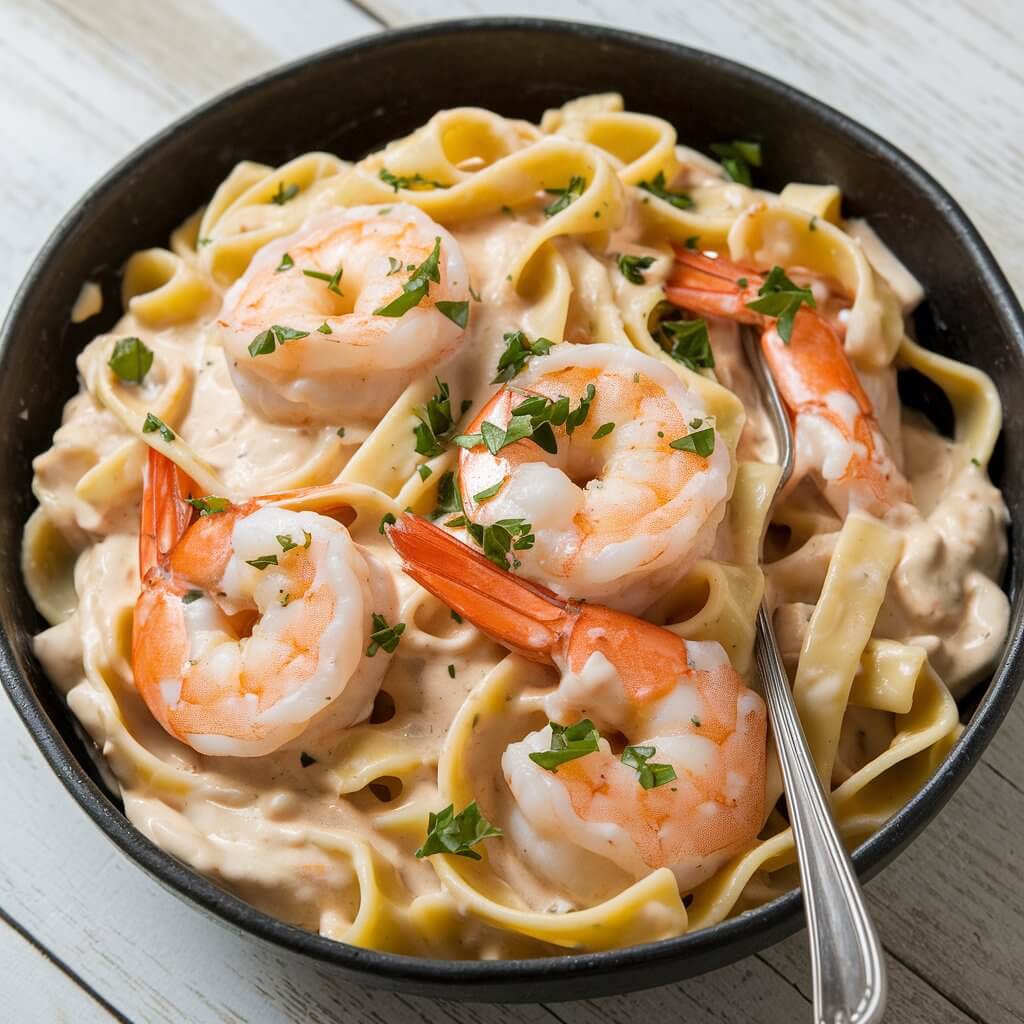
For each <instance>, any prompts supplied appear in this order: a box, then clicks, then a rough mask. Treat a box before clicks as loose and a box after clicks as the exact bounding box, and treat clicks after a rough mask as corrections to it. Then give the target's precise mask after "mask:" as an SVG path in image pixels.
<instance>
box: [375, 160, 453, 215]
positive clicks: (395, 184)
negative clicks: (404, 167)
mask: <svg viewBox="0 0 1024 1024" xmlns="http://www.w3.org/2000/svg"><path fill="white" fill-rule="evenodd" d="M377 176H378V177H379V178H380V180H381V181H383V182H384V184H385V185H390V186H391V187H392V188H393V189H394V190H395V191H396V192H397V191H398V190H399V189H400V188H404V189H406V190H407V191H410V192H422V191H424V190H425V189H433V188H448V186H447V185H442V184H441V182H439V181H433V180H432V179H430V178H424V177H423V175H422V174H420V173H419V172H417V173H416V174H412V175H405V174H392V173H391V172H390V171H389V170H388V169H387V168H386V167H382V168H381V169H380V170H379V171H378V172H377ZM389 211H390V208H389V210H388V211H384V210H381V211H380V212H381V213H385V212H389Z"/></svg>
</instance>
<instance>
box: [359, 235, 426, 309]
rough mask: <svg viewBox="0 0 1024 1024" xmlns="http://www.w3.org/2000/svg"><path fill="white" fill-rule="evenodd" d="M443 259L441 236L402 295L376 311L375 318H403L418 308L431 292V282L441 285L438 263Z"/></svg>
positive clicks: (406, 285) (414, 271)
mask: <svg viewBox="0 0 1024 1024" xmlns="http://www.w3.org/2000/svg"><path fill="white" fill-rule="evenodd" d="M440 259H441V236H440V235H437V236H436V237H435V238H434V248H433V249H432V250H431V252H430V255H429V256H427V258H426V259H425V260H424V261H423V262H422V263H421V264H420V265H419V266H418V267H415V268H413V271H412V276H411V277H410V278H409V280H408V281H406V282H405V284H403V285H402V294H401V295H399V296H398V298H396V299H392V300H391V301H390V302H389V303H388V304H387V305H386V306H381V307H380V308H379V309H375V310H374V311H373V312H374V315H375V316H403V315H404V314H405V313H408V312H409V310H410V309H412V308H413V307H414V306H418V305H419V304H420V302H422V301H423V299H424V298H425V297H426V295H427V292H428V291H429V290H430V282H431V281H433V282H434V284H440V283H441V272H440V270H439V269H438V263H439V261H440Z"/></svg>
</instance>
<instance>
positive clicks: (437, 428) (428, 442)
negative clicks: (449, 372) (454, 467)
mask: <svg viewBox="0 0 1024 1024" xmlns="http://www.w3.org/2000/svg"><path fill="white" fill-rule="evenodd" d="M434 381H435V383H436V384H437V394H435V395H432V396H431V397H430V398H429V399H428V400H427V404H426V405H425V406H424V407H423V408H416V409H413V413H414V414H415V416H416V418H417V419H418V420H419V421H420V422H419V423H418V424H417V425H416V426H415V427H413V431H412V432H413V434H415V435H416V452H417V454H419V455H426V456H427V458H433V457H434V456H435V455H441V454H443V453H444V445H445V442H447V441H449V440H450V439H451V436H452V433H453V432H454V429H455V424H456V422H457V417H456V416H455V415H454V413H453V412H452V400H451V394H450V393H449V389H448V384H447V382H445V381H443V380H441V379H440V377H435V378H434ZM470 405H472V402H471V401H469V400H468V399H464V400H463V402H462V407H461V410H460V411H459V417H462V416H463V415H465V413H466V410H467V409H468V408H469V407H470Z"/></svg>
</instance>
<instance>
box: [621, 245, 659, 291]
mask: <svg viewBox="0 0 1024 1024" xmlns="http://www.w3.org/2000/svg"><path fill="white" fill-rule="evenodd" d="M652 263H654V257H653V256H628V255H627V254H626V253H623V254H622V255H621V256H620V257H619V270H620V271H621V273H622V276H623V277H624V278H625V279H626V280H627V281H629V283H630V284H643V283H644V275H643V274H642V273H641V271H643V270H647V269H648V267H650V266H651V264H652Z"/></svg>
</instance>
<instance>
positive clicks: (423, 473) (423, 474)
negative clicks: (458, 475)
mask: <svg viewBox="0 0 1024 1024" xmlns="http://www.w3.org/2000/svg"><path fill="white" fill-rule="evenodd" d="M416 472H417V473H419V475H420V479H421V480H426V479H427V477H428V476H430V474H431V473H433V472H434V471H433V470H432V469H431V468H430V467H429V466H428V465H427V464H426V463H424V464H423V465H422V466H417V467H416Z"/></svg>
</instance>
